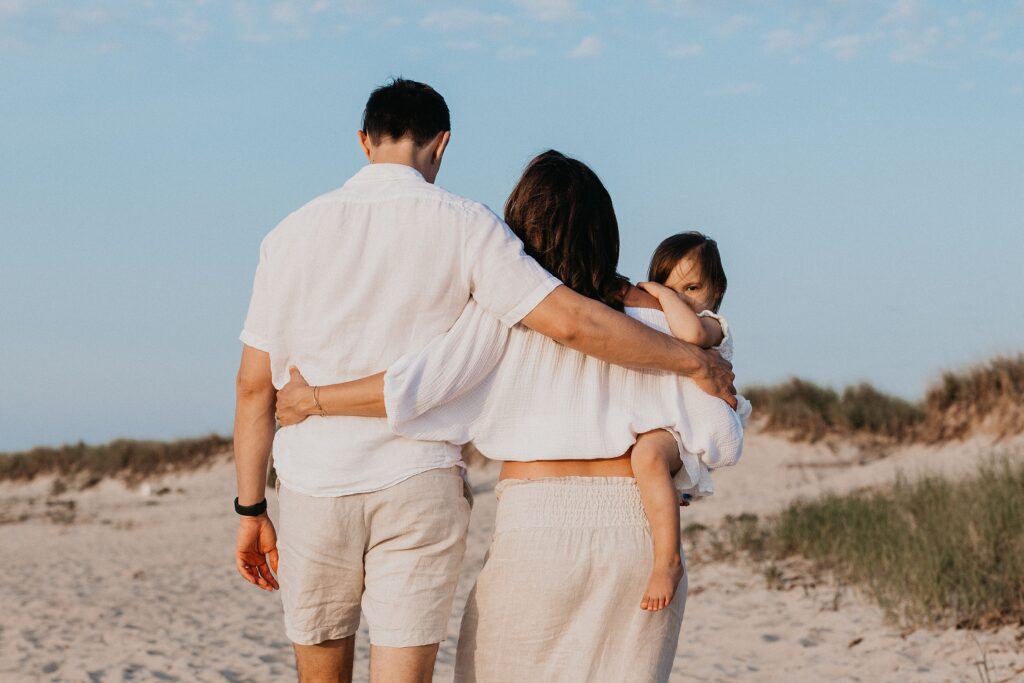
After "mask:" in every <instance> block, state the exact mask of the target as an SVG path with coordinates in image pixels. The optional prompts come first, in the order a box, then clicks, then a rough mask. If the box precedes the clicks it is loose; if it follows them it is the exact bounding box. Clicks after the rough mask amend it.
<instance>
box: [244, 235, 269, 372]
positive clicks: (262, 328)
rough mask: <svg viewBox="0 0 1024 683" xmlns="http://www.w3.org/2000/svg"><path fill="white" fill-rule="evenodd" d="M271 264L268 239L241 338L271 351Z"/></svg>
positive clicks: (257, 272) (261, 348) (248, 343)
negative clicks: (268, 255)
mask: <svg viewBox="0 0 1024 683" xmlns="http://www.w3.org/2000/svg"><path fill="white" fill-rule="evenodd" d="M269 270H270V266H269V263H268V260H267V240H266V239H264V240H263V243H262V244H260V261H259V264H258V265H257V266H256V276H255V278H253V284H252V297H251V298H250V299H249V312H248V313H247V314H246V316H245V324H244V325H243V326H242V334H240V335H239V337H238V338H239V339H241V340H242V343H243V344H245V345H246V346H251V347H253V348H254V349H259V350H260V351H266V352H269V351H270V273H269Z"/></svg>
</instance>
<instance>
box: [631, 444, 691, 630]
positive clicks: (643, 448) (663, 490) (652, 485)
mask: <svg viewBox="0 0 1024 683" xmlns="http://www.w3.org/2000/svg"><path fill="white" fill-rule="evenodd" d="M630 461H631V464H632V466H633V476H634V477H636V483H637V486H638V487H639V488H640V498H641V500H642V501H643V504H644V512H646V513H647V519H648V520H649V521H650V523H651V536H652V537H653V539H654V569H653V570H652V571H651V578H650V580H649V581H648V582H647V590H646V591H644V597H643V599H642V600H641V601H640V609H646V610H651V611H657V610H660V609H664V608H665V607H668V604H669V603H670V602H672V596H673V595H675V592H676V587H677V586H678V585H679V580H680V579H682V578H683V565H682V560H681V559H680V557H679V494H678V493H676V488H675V485H674V484H673V482H672V472H673V471H674V470H677V469H678V468H679V467H680V466H682V462H681V461H680V460H679V447H678V446H677V445H676V440H675V438H674V437H673V436H672V435H671V434H669V433H668V432H666V431H665V430H664V429H659V430H657V431H653V432H647V433H646V434H641V435H640V436H639V437H638V438H637V440H636V444H634V446H633V453H632V455H631V457H630Z"/></svg>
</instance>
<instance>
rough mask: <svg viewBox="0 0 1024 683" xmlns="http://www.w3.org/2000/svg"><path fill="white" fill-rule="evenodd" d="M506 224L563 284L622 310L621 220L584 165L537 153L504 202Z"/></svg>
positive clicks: (555, 154) (625, 282)
mask: <svg viewBox="0 0 1024 683" xmlns="http://www.w3.org/2000/svg"><path fill="white" fill-rule="evenodd" d="M505 222H506V223H508V225H509V227H510V228H512V231H513V232H515V233H516V235H517V236H518V237H519V239H521V240H523V243H524V245H525V249H526V253H527V254H529V255H530V256H532V257H533V258H534V259H536V261H537V262H538V263H540V264H541V265H542V266H544V268H545V269H547V271H548V272H549V273H551V274H552V275H554V276H555V277H557V278H558V279H559V280H561V281H562V282H563V283H564V284H565V285H566V286H568V287H569V288H571V289H573V290H575V291H576V292H578V293H580V294H582V295H583V296H587V297H590V298H591V299H597V300H598V301H601V302H603V303H605V304H607V305H608V306H611V307H612V308H614V309H616V310H620V311H621V310H622V297H623V295H624V294H625V290H626V286H627V285H628V284H629V280H627V279H626V278H625V277H623V276H622V275H619V273H618V271H617V270H616V269H617V267H618V263H619V224H618V221H617V220H616V219H615V208H614V207H613V206H612V198H611V197H610V196H609V195H608V191H607V190H606V189H605V187H604V185H603V184H602V183H601V179H600V178H598V177H597V174H596V173H594V172H593V171H592V170H590V168H589V167H588V166H587V165H586V164H584V163H583V162H581V161H577V160H576V159H572V158H569V157H567V156H565V155H564V154H562V153H561V152H556V151H555V150H548V151H547V152H544V153H543V154H540V155H538V156H537V157H535V158H534V159H533V161H531V162H530V163H529V164H528V165H527V167H526V170H524V171H523V176H522V177H521V178H520V179H519V182H518V183H516V186H515V188H514V189H513V190H512V194H511V195H509V198H508V201H507V202H505Z"/></svg>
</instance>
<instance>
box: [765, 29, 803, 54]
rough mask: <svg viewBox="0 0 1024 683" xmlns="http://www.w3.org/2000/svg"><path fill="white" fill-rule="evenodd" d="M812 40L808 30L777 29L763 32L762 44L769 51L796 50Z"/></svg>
mask: <svg viewBox="0 0 1024 683" xmlns="http://www.w3.org/2000/svg"><path fill="white" fill-rule="evenodd" d="M812 40H813V39H812V37H811V35H810V32H807V31H803V32H801V31H793V30H790V29H778V30H775V31H769V32H768V33H766V34H765V37H764V46H765V48H766V49H768V50H771V51H787V50H796V49H798V48H801V47H806V46H807V45H810V44H811V42H812Z"/></svg>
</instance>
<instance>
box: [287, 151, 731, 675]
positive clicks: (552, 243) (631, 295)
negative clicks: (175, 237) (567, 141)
mask: <svg viewBox="0 0 1024 683" xmlns="http://www.w3.org/2000/svg"><path fill="white" fill-rule="evenodd" d="M505 218H506V222H507V223H508V224H509V226H510V227H511V228H512V229H513V231H515V232H516V234H517V235H518V236H519V237H520V238H521V239H522V240H523V242H524V244H525V246H526V251H527V253H529V254H530V255H531V256H533V257H534V258H535V259H537V260H538V261H539V262H540V264H541V265H543V266H544V267H545V268H547V269H548V270H549V271H550V272H551V273H553V274H554V275H556V276H557V277H559V278H560V279H561V280H562V282H564V283H565V284H566V285H567V286H569V287H571V288H572V289H574V290H576V291H577V292H579V293H581V294H584V295H586V296H590V297H592V298H594V299H597V300H600V301H602V302H604V303H606V304H607V305H609V306H612V307H614V308H616V309H618V310H625V311H626V312H627V313H628V314H629V315H631V316H633V317H635V318H638V319H640V320H641V321H643V322H645V323H647V324H649V325H651V326H653V327H656V328H659V329H662V330H663V331H665V332H668V326H667V323H666V321H665V318H664V315H663V314H662V313H661V312H660V310H658V308H657V302H656V301H655V300H654V299H653V297H651V296H650V295H647V294H646V293H644V292H643V291H641V290H639V289H636V288H634V287H632V286H631V285H630V284H629V282H628V281H627V280H626V279H625V278H624V277H622V276H621V275H619V274H618V273H617V272H616V266H617V261H618V251H619V235H618V225H617V222H616V219H615V213H614V209H613V207H612V202H611V198H610V197H609V196H608V193H607V191H606V190H605V188H604V186H603V185H602V184H601V181H600V180H599V179H598V178H597V176H596V175H595V174H594V173H593V171H591V170H590V169H589V168H588V167H587V166H585V165H584V164H582V163H581V162H579V161H576V160H574V159H569V158H567V157H565V156H563V155H562V154H560V153H558V152H554V151H549V152H545V153H544V154H541V155H540V156H538V157H537V158H536V159H534V160H533V161H532V162H531V163H530V164H529V166H528V167H527V168H526V170H525V171H524V173H523V177H522V178H521V179H520V181H519V183H518V184H517V185H516V188H515V189H514V190H513V192H512V195H511V196H510V197H509V199H508V202H507V203H506V207H505ZM385 406H386V414H387V417H388V420H389V423H390V424H391V426H392V428H393V429H395V431H396V432H398V433H400V434H403V435H405V436H409V437H411V438H418V439H428V440H444V441H451V442H453V443H465V442H467V441H470V440H473V441H474V442H475V443H476V445H477V446H478V447H479V448H480V450H481V451H482V452H484V453H486V454H487V455H488V456H489V457H492V458H496V459H500V460H504V461H505V462H504V465H503V466H502V472H501V481H500V482H499V483H498V486H497V487H496V495H497V497H498V501H499V502H498V511H497V517H496V521H495V533H494V539H493V541H492V544H491V547H490V550H489V551H488V556H487V560H486V562H485V564H484V567H483V569H482V571H481V574H480V576H479V578H478V580H477V584H476V586H475V588H474V589H473V592H472V593H471V595H470V598H469V602H468V604H467V606H466V611H465V614H464V617H463V622H462V630H461V633H460V637H459V645H458V660H457V664H456V671H457V678H458V679H459V680H488V681H492V680H508V681H522V680H588V681H598V680H608V681H624V680H638V681H641V680H642V681H651V680H667V679H668V676H669V673H670V671H671V668H672V660H673V657H674V655H675V650H676V646H677V642H678V637H679V629H680V626H681V623H682V617H683V608H684V606H685V600H686V598H685V595H686V578H685V573H684V574H683V578H682V581H681V584H680V590H678V591H677V592H676V594H675V597H674V598H673V600H672V602H671V603H670V604H669V605H668V607H667V608H666V609H664V610H661V611H659V612H654V613H651V612H645V611H642V610H641V609H640V606H639V603H640V597H641V595H642V593H643V590H644V586H645V583H646V581H647V576H648V574H649V573H650V569H651V562H652V560H651V558H652V551H651V538H650V532H649V528H648V524H647V519H646V517H645V516H644V513H643V509H642V506H641V501H640V496H639V492H638V490H637V486H636V483H635V481H634V479H633V476H632V474H633V473H632V471H631V468H630V460H629V455H630V454H629V450H630V447H631V445H632V444H633V443H634V441H635V440H636V438H637V435H638V434H642V433H645V432H648V431H652V430H655V429H660V428H665V429H668V430H669V431H670V432H671V433H673V435H674V436H676V439H677V441H678V443H679V445H680V453H681V454H683V453H684V452H685V453H687V454H688V455H690V456H691V457H690V458H686V457H684V458H683V462H684V465H685V467H684V468H683V469H681V470H680V472H679V474H678V475H677V481H678V482H679V483H678V485H679V486H680V488H699V487H700V483H701V481H702V480H705V479H706V478H705V477H703V474H704V471H702V467H703V465H702V462H701V461H700V460H698V459H697V458H696V456H695V455H694V454H701V456H702V458H703V459H704V462H712V461H713V462H735V460H736V459H737V458H738V457H739V451H740V447H741V444H742V429H741V426H740V423H739V419H738V418H737V416H736V414H735V413H734V412H733V411H732V410H731V409H729V407H728V406H727V405H726V404H725V403H724V402H723V401H721V400H719V399H716V398H713V397H710V396H707V395H705V394H703V393H702V392H700V391H699V390H697V389H696V388H695V386H693V384H692V382H690V381H689V380H686V379H682V378H679V377H676V376H674V375H670V374H666V373H660V372H654V371H644V370H629V369H625V368H620V367H616V366H611V365H608V364H607V363H603V362H602V361H598V360H596V359H594V358H590V357H588V356H584V355H582V354H580V353H577V352H575V351H573V350H571V349H567V348H565V347H562V346H559V345H558V344H556V343H554V342H551V341H550V340H548V339H546V338H545V337H543V336H541V335H539V334H536V333H534V332H532V331H530V330H528V329H526V328H524V327H522V326H518V327H516V328H513V329H511V330H508V329H506V328H505V327H504V326H502V325H501V324H500V323H499V322H498V321H496V320H494V319H492V318H490V317H489V316H488V315H487V314H486V313H484V312H482V311H481V310H480V309H479V308H478V307H476V306H475V305H474V304H473V303H472V302H471V303H470V305H469V306H467V309H466V311H465V312H464V313H463V315H462V317H460V318H459V320H458V322H456V324H455V326H454V327H453V328H452V329H451V330H450V331H449V332H448V333H446V334H445V335H442V336H441V337H439V338H437V339H435V340H434V341H433V342H431V344H430V345H428V347H427V348H426V349H424V350H423V351H422V352H420V353H418V354H409V355H407V356H405V357H403V358H402V359H400V360H399V361H398V362H397V363H396V364H395V365H393V366H392V367H391V368H389V369H388V371H387V373H386V374H383V373H382V374H380V375H377V376H374V377H371V378H365V379H364V380H357V381H354V382H348V383H344V384H339V385H332V386H325V387H316V388H313V387H308V386H307V385H306V384H305V382H304V380H302V378H301V376H298V375H297V374H296V375H295V376H294V379H293V382H292V383H291V384H289V385H288V386H287V387H285V388H284V389H282V391H281V392H280V394H279V397H278V412H279V415H280V417H281V419H282V423H283V424H288V423H291V422H293V421H295V420H297V419H304V418H305V417H306V416H308V415H321V416H323V415H331V414H338V415H340V414H346V415H364V416H382V415H384V413H385V410H384V409H385ZM314 419H316V418H314ZM705 471H706V470H705ZM705 483H706V482H705ZM705 490H707V489H706V488H705Z"/></svg>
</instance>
